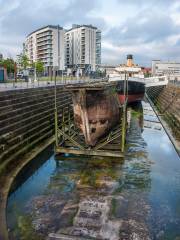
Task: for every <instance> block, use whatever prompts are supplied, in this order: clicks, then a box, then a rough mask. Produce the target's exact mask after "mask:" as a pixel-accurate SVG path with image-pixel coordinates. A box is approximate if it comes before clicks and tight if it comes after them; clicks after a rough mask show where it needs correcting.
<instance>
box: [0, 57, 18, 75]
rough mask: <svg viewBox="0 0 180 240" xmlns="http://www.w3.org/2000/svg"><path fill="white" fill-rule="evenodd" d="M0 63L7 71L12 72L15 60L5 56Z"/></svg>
mask: <svg viewBox="0 0 180 240" xmlns="http://www.w3.org/2000/svg"><path fill="white" fill-rule="evenodd" d="M0 65H1V66H4V67H5V68H6V69H7V73H8V74H9V73H14V66H15V62H14V60H13V59H12V58H7V59H4V60H1V61H0Z"/></svg>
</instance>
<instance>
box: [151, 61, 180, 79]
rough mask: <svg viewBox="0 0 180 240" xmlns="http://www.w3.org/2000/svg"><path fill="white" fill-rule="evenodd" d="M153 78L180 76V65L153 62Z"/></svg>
mask: <svg viewBox="0 0 180 240" xmlns="http://www.w3.org/2000/svg"><path fill="white" fill-rule="evenodd" d="M152 75H153V76H163V75H167V76H171V75H174V76H180V63H178V62H162V61H160V60H153V61H152Z"/></svg>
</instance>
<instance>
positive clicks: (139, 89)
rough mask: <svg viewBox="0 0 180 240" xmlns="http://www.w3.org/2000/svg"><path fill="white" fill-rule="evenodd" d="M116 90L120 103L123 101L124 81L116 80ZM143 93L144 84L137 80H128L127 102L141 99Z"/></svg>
mask: <svg viewBox="0 0 180 240" xmlns="http://www.w3.org/2000/svg"><path fill="white" fill-rule="evenodd" d="M116 90H117V93H118V98H119V101H120V103H121V104H123V103H124V101H125V96H124V81H118V83H117V86H116ZM144 94H145V84H144V83H141V82H137V81H128V103H133V102H138V101H141V100H143V98H144Z"/></svg>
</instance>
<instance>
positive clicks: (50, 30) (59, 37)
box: [25, 25, 65, 72]
mask: <svg viewBox="0 0 180 240" xmlns="http://www.w3.org/2000/svg"><path fill="white" fill-rule="evenodd" d="M25 49H26V54H27V56H28V58H29V59H30V62H31V63H33V62H36V61H42V62H43V64H44V67H45V69H46V71H47V72H49V71H52V69H56V70H64V66H65V62H64V60H65V54H64V29H63V28H62V27H60V26H59V25H57V26H53V25H48V26H45V27H43V28H40V29H38V30H36V31H34V32H32V33H30V34H29V35H28V36H27V38H26V41H25Z"/></svg>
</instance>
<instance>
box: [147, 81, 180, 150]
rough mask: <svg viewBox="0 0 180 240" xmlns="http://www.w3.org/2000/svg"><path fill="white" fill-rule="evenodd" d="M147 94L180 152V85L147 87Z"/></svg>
mask: <svg viewBox="0 0 180 240" xmlns="http://www.w3.org/2000/svg"><path fill="white" fill-rule="evenodd" d="M147 95H148V97H149V99H150V100H151V101H152V103H153V104H154V105H155V107H156V108H157V110H158V116H159V117H160V118H161V121H163V120H164V124H163V125H164V128H165V130H166V131H167V134H168V135H169V137H170V139H171V141H172V142H173V144H174V145H175V147H176V149H177V151H178V152H179V150H180V87H178V86H175V85H171V84H169V85H167V86H166V87H151V88H148V89H147ZM168 127H169V129H168ZM173 138H174V140H173Z"/></svg>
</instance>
